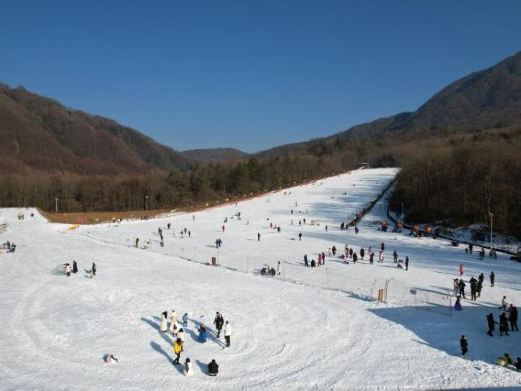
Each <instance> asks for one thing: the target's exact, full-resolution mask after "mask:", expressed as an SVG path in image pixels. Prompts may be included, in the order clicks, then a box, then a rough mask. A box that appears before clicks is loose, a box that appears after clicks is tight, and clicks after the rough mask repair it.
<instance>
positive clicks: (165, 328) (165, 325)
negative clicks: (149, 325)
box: [159, 311, 168, 333]
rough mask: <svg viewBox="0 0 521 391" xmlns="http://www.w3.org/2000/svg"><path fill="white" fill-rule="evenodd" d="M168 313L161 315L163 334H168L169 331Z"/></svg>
mask: <svg viewBox="0 0 521 391" xmlns="http://www.w3.org/2000/svg"><path fill="white" fill-rule="evenodd" d="M166 316H167V312H166V311H165V312H163V313H161V321H160V322H159V330H161V332H162V333H166V332H167V331H168V321H167V318H166Z"/></svg>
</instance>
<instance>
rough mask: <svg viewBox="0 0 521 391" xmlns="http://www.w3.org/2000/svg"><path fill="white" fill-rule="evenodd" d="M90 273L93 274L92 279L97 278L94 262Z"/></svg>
mask: <svg viewBox="0 0 521 391" xmlns="http://www.w3.org/2000/svg"><path fill="white" fill-rule="evenodd" d="M90 273H91V275H90V278H92V277H95V276H96V264H95V263H94V262H92V267H91V269H90Z"/></svg>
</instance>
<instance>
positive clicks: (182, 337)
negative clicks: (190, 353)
mask: <svg viewBox="0 0 521 391" xmlns="http://www.w3.org/2000/svg"><path fill="white" fill-rule="evenodd" d="M177 338H179V339H180V340H181V341H183V343H184V342H185V340H186V333H185V331H184V330H183V329H182V328H180V329H179V331H178V332H177Z"/></svg>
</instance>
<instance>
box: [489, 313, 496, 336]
mask: <svg viewBox="0 0 521 391" xmlns="http://www.w3.org/2000/svg"><path fill="white" fill-rule="evenodd" d="M495 324H496V321H495V320H494V315H493V314H492V312H491V313H490V314H488V315H487V325H488V331H487V335H490V336H491V337H493V336H494V334H493V333H494V328H495V327H494V325H495Z"/></svg>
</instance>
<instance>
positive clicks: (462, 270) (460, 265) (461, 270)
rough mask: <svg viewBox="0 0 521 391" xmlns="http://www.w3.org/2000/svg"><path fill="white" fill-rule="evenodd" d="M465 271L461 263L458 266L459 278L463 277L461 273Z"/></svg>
mask: <svg viewBox="0 0 521 391" xmlns="http://www.w3.org/2000/svg"><path fill="white" fill-rule="evenodd" d="M464 271H465V267H464V266H463V264H462V263H460V264H459V275H460V277H461V276H462V275H463V272H464Z"/></svg>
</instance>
